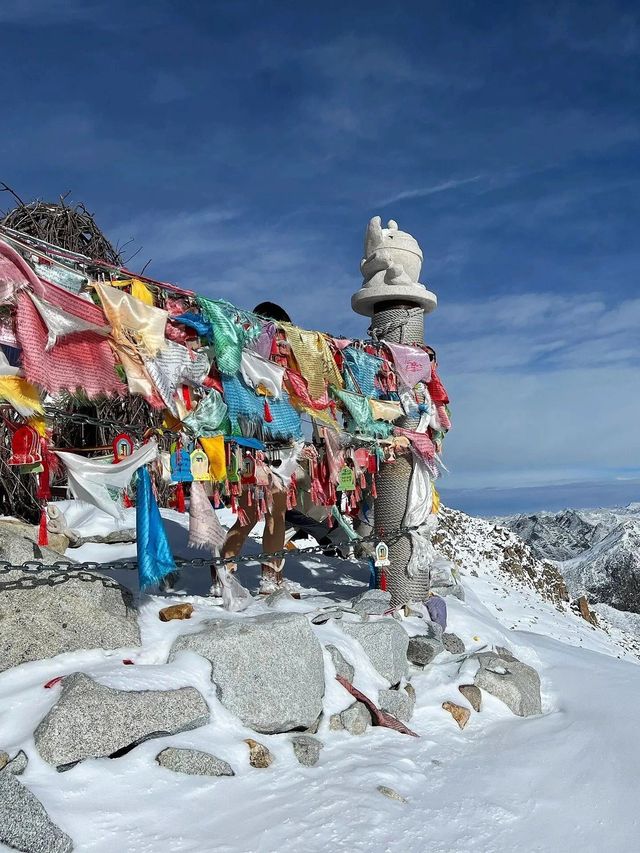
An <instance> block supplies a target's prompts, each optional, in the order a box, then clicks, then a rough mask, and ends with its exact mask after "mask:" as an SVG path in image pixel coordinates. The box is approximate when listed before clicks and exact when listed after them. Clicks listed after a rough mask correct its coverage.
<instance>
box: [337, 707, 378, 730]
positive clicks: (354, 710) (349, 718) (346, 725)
mask: <svg viewBox="0 0 640 853" xmlns="http://www.w3.org/2000/svg"><path fill="white" fill-rule="evenodd" d="M340 721H341V722H342V728H343V729H346V730H347V731H348V732H349V734H350V735H363V734H364V733H365V732H366V730H367V727H368V726H369V725H371V714H370V713H369V709H368V708H367V706H366V705H364V704H363V703H362V702H354V703H353V705H349V707H348V708H346V709H345V710H344V711H343V712H342V713H341V714H340Z"/></svg>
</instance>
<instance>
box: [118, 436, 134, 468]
mask: <svg viewBox="0 0 640 853" xmlns="http://www.w3.org/2000/svg"><path fill="white" fill-rule="evenodd" d="M132 453H133V440H132V439H131V436H130V435H127V433H126V432H121V433H119V434H118V435H117V436H116V437H115V438H114V439H113V461H114V462H122V460H123V459H126V458H127V457H128V456H131V454H132Z"/></svg>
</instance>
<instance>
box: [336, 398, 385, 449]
mask: <svg viewBox="0 0 640 853" xmlns="http://www.w3.org/2000/svg"><path fill="white" fill-rule="evenodd" d="M331 393H332V394H334V395H335V396H336V397H337V398H338V400H340V402H341V403H343V404H344V406H345V408H346V410H347V412H348V413H349V415H350V418H351V420H352V422H353V424H354V425H355V427H356V428H357V429H358V430H359V431H360V432H363V433H364V434H365V435H371V436H376V437H378V438H386V437H387V436H388V435H390V434H391V430H392V429H393V427H392V425H391V424H389V423H387V422H386V421H374V419H373V417H372V416H371V407H370V406H369V399H368V398H367V397H363V396H361V395H360V394H352V393H351V392H350V391H341V390H340V389H339V388H335V387H334V386H333V385H332V386H331ZM349 426H350V425H349V424H347V428H349ZM349 431H350V430H349Z"/></svg>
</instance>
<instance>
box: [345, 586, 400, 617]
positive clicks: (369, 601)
mask: <svg viewBox="0 0 640 853" xmlns="http://www.w3.org/2000/svg"><path fill="white" fill-rule="evenodd" d="M351 607H352V608H353V609H354V610H355V611H356V613H359V614H360V615H361V616H367V615H368V616H382V615H383V614H384V613H385V612H386V611H387V610H388V609H389V608H390V607H391V593H390V592H387V591H386V590H384V589H368V590H367V591H366V592H363V593H361V594H360V595H357V596H356V597H355V598H354V599H352V601H351Z"/></svg>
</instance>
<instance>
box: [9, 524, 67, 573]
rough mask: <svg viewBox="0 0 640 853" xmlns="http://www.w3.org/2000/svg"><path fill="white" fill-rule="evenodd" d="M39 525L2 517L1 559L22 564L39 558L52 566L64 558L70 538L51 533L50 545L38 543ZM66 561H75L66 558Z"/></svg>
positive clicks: (13, 564) (17, 564) (16, 564)
mask: <svg viewBox="0 0 640 853" xmlns="http://www.w3.org/2000/svg"><path fill="white" fill-rule="evenodd" d="M38 535H39V527H38V526H34V525H31V524H26V523H25V522H24V521H18V520H17V519H16V520H15V521H9V520H7V519H0V560H2V561H3V562H7V563H11V565H12V566H21V565H22V564H23V563H28V562H33V561H34V560H37V561H38V562H39V563H43V564H44V565H45V566H51V565H53V564H54V563H56V562H58V561H59V560H62V559H63V558H62V555H63V554H64V552H65V550H66V548H67V545H68V544H69V540H68V539H67V537H66V536H57V535H55V534H53V533H50V534H49V546H48V547H47V546H46V545H38ZM64 561H65V562H73V561H70V560H68V558H64Z"/></svg>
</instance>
